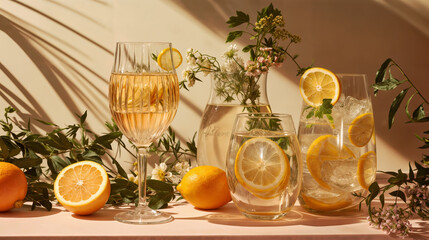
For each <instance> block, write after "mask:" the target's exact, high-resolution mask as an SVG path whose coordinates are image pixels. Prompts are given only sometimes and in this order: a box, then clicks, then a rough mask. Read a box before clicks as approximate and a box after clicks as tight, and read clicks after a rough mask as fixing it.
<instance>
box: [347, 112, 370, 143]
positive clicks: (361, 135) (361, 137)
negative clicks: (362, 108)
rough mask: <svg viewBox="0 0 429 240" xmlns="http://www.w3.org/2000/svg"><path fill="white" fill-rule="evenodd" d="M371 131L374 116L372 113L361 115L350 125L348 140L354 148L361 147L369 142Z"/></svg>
mask: <svg viewBox="0 0 429 240" xmlns="http://www.w3.org/2000/svg"><path fill="white" fill-rule="evenodd" d="M373 131H374V116H373V115H372V113H364V114H361V115H359V116H357V117H356V118H355V119H354V120H353V121H352V123H351V124H350V127H349V130H348V133H349V140H350V142H351V143H352V144H353V145H355V146H356V147H363V146H365V145H367V144H368V142H369V141H370V140H371V138H372V134H373Z"/></svg>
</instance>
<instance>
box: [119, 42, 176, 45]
mask: <svg viewBox="0 0 429 240" xmlns="http://www.w3.org/2000/svg"><path fill="white" fill-rule="evenodd" d="M143 44H146V45H163V44H168V45H172V44H171V42H116V45H143Z"/></svg>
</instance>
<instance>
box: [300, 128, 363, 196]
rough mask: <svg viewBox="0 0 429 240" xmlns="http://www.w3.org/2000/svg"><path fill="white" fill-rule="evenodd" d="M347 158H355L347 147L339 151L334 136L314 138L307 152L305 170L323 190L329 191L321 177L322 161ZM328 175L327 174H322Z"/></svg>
mask: <svg viewBox="0 0 429 240" xmlns="http://www.w3.org/2000/svg"><path fill="white" fill-rule="evenodd" d="M348 158H355V155H354V154H353V152H352V151H351V150H350V148H348V147H347V146H345V145H344V146H343V147H342V148H341V150H339V148H338V146H337V137H335V136H334V135H323V136H320V137H318V138H316V139H315V140H314V141H313V142H312V143H311V145H310V147H309V148H308V151H307V158H306V162H307V168H308V171H309V172H310V174H311V176H312V177H313V178H314V180H316V182H317V183H319V185H320V186H322V187H323V188H325V189H331V187H330V186H329V184H328V183H326V182H325V181H324V180H323V177H322V163H323V162H324V161H336V160H343V159H348ZM324 174H329V173H324Z"/></svg>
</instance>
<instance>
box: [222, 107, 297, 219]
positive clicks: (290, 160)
mask: <svg viewBox="0 0 429 240" xmlns="http://www.w3.org/2000/svg"><path fill="white" fill-rule="evenodd" d="M226 169H227V171H226V175H227V179H228V185H229V190H230V193H231V197H232V200H233V202H234V204H235V205H236V206H237V208H238V210H239V211H240V212H241V213H242V214H243V215H245V216H246V217H248V218H253V219H264V220H274V219H278V218H280V217H283V216H284V215H286V214H287V213H288V212H289V211H290V210H291V209H292V207H293V205H294V203H295V201H296V199H297V198H298V194H299V189H300V186H301V179H302V160H301V152H300V148H299V144H298V138H297V137H296V133H295V127H294V124H293V121H292V117H291V116H290V115H288V114H277V113H241V114H238V115H237V117H236V118H235V122H234V125H233V130H232V134H231V141H230V144H229V150H228V154H227V159H226Z"/></svg>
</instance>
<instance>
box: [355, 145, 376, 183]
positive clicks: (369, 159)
mask: <svg viewBox="0 0 429 240" xmlns="http://www.w3.org/2000/svg"><path fill="white" fill-rule="evenodd" d="M376 172H377V160H376V154H375V152H374V151H369V152H367V153H365V154H363V155H362V156H360V158H359V161H358V167H357V178H358V182H359V184H360V185H361V186H362V187H363V188H364V189H366V190H368V188H369V186H370V185H371V183H373V182H374V180H375V174H376Z"/></svg>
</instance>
